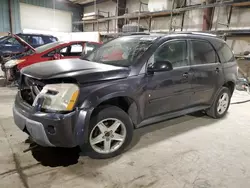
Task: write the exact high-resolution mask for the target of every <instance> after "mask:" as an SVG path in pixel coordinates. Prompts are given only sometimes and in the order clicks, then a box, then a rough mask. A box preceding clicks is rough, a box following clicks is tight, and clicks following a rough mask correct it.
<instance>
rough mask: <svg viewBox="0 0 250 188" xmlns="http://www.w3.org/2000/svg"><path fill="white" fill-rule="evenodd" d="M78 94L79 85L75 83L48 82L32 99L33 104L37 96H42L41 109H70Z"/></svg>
mask: <svg viewBox="0 0 250 188" xmlns="http://www.w3.org/2000/svg"><path fill="white" fill-rule="evenodd" d="M78 95H79V87H78V86H77V85H76V84H66V83H62V84H49V85H46V86H44V87H43V89H42V91H41V92H40V93H39V94H38V95H37V97H36V98H35V100H34V103H33V106H35V104H36V103H37V100H38V98H40V97H43V98H44V102H43V104H42V108H43V109H47V110H52V111H72V110H73V108H74V106H75V103H76V101H77V98H78Z"/></svg>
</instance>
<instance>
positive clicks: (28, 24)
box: [20, 3, 72, 32]
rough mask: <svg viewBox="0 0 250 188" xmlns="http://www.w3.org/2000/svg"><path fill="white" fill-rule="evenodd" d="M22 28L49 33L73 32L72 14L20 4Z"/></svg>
mask: <svg viewBox="0 0 250 188" xmlns="http://www.w3.org/2000/svg"><path fill="white" fill-rule="evenodd" d="M20 15H21V16H20V17H21V28H22V30H23V29H34V30H47V31H60V32H71V31H72V18H71V17H72V14H71V12H67V11H61V10H54V9H50V8H44V7H39V6H34V5H29V4H26V3H20Z"/></svg>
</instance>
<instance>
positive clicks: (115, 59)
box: [84, 36, 157, 67]
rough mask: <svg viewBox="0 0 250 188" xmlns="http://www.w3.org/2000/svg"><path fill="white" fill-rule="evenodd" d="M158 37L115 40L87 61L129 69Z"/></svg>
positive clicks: (102, 47)
mask: <svg viewBox="0 0 250 188" xmlns="http://www.w3.org/2000/svg"><path fill="white" fill-rule="evenodd" d="M156 38H157V37H151V36H143V37H142V36H126V37H120V38H117V39H114V40H112V41H110V42H108V43H106V44H104V45H102V46H101V47H100V48H98V49H97V50H96V51H94V52H93V53H91V54H90V55H89V56H87V57H86V58H84V59H86V60H88V61H94V62H98V63H104V64H110V65H115V66H122V67H128V66H130V65H132V64H133V63H135V62H136V60H138V59H139V58H140V57H141V56H142V54H143V53H144V52H145V51H146V50H147V49H148V48H149V47H150V46H151V45H152V44H153V42H154V40H155V39H156Z"/></svg>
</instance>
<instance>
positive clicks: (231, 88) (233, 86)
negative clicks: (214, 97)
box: [223, 81, 235, 95]
mask: <svg viewBox="0 0 250 188" xmlns="http://www.w3.org/2000/svg"><path fill="white" fill-rule="evenodd" d="M223 87H227V88H228V89H229V90H230V92H231V95H232V94H233V92H234V88H235V83H234V82H233V81H227V82H226V83H225V84H224V85H223Z"/></svg>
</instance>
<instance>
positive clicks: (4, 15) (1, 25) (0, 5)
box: [0, 0, 83, 33]
mask: <svg viewBox="0 0 250 188" xmlns="http://www.w3.org/2000/svg"><path fill="white" fill-rule="evenodd" d="M19 2H21V3H27V4H31V5H36V6H41V7H46V8H53V7H54V6H53V0H12V22H13V32H14V33H18V32H21V26H20V5H19ZM55 8H56V9H58V10H65V11H70V12H72V22H75V21H80V20H81V19H82V13H83V8H82V7H81V6H79V5H72V4H70V3H65V2H63V1H58V0H55ZM72 28H73V31H82V25H73V26H72ZM9 31H10V23H9V5H8V0H0V32H9Z"/></svg>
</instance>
